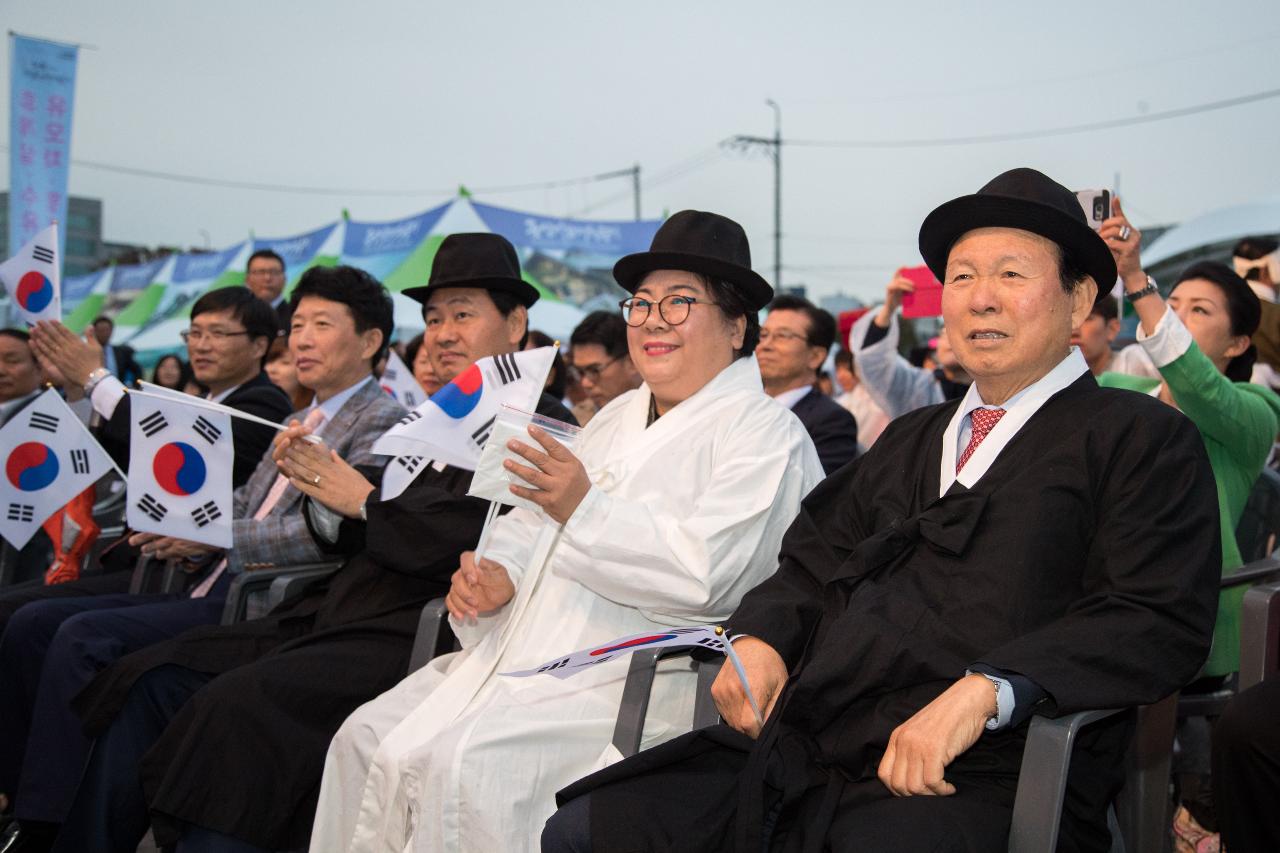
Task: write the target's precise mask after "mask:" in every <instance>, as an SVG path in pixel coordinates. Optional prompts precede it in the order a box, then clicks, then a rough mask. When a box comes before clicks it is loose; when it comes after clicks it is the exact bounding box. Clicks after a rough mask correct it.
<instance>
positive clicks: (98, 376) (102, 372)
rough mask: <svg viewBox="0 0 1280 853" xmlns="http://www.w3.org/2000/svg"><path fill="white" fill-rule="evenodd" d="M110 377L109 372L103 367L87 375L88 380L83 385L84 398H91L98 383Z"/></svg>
mask: <svg viewBox="0 0 1280 853" xmlns="http://www.w3.org/2000/svg"><path fill="white" fill-rule="evenodd" d="M110 375H111V371H110V370H107V369H106V368H105V367H99V368H95V369H94V370H93V372H92V373H90V374H89V378H88V379H87V380H86V381H85V383H84V395H85V396H86V397H88V396H91V395H92V394H93V389H94V388H96V387H98V383H99V382H101V381H102V380H104V379H106V378H107V377H108V376H110Z"/></svg>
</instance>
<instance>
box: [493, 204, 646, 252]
mask: <svg viewBox="0 0 1280 853" xmlns="http://www.w3.org/2000/svg"><path fill="white" fill-rule="evenodd" d="M471 206H472V207H473V208H475V211H476V214H477V215H478V216H479V217H480V219H481V220H482V221H483V222H484V224H485V225H486V226H488V228H489V230H490V231H492V232H494V233H495V234H501V235H502V236H503V237H506V238H507V239H508V240H510V241H511V242H512V243H514V244H515V245H517V246H528V247H529V248H532V249H537V250H539V251H548V250H563V251H571V252H579V253H583V254H588V255H600V256H605V257H611V258H615V259H616V258H620V257H622V256H623V255H630V254H632V253H633V252H647V251H648V250H649V244H650V243H652V242H653V235H654V234H656V233H657V232H658V227H659V226H661V225H662V221H661V220H657V219H648V220H643V219H642V220H640V221H638V222H633V221H604V220H595V221H589V220H583V219H561V218H558V217H553V216H539V215H538V214H536V213H524V212H522V211H519V210H507V209H506V208H502V207H493V206H491V205H487V204H480V203H479V202H476V201H472V202H471Z"/></svg>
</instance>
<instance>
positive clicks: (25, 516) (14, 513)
mask: <svg viewBox="0 0 1280 853" xmlns="http://www.w3.org/2000/svg"><path fill="white" fill-rule="evenodd" d="M8 518H9V520H10V521H35V518H36V508H35V507H33V506H32V505H31V504H9V515H8Z"/></svg>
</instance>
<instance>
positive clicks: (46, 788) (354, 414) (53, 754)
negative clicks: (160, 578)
mask: <svg viewBox="0 0 1280 853" xmlns="http://www.w3.org/2000/svg"><path fill="white" fill-rule="evenodd" d="M291 303H292V306H293V317H292V323H291V334H290V340H289V346H290V349H291V350H292V351H293V354H294V358H295V362H296V365H297V370H298V379H299V382H300V383H301V384H303V385H304V386H306V387H308V388H311V389H312V390H313V391H315V394H316V396H315V400H314V401H313V403H312V405H311V406H309V407H307V408H306V409H303V410H301V411H299V412H296V413H295V414H294V419H295V420H296V421H297V422H301V423H303V424H305V425H306V426H307V427H309V428H310V431H311V432H313V433H314V434H315V435H317V436H318V437H319V438H320V439H321V440H322V441H323V442H324V444H325V446H326V447H328V448H330V449H332V450H334V451H335V452H337V453H338V455H339V456H341V457H343V458H344V459H346V460H347V462H349V463H350V464H351V465H353V466H357V467H360V468H362V469H363V470H365V471H374V472H376V471H379V470H380V469H381V467H382V465H383V464H384V463H385V461H386V457H380V456H374V455H373V454H372V453H371V452H370V449H371V447H372V445H373V442H374V441H375V440H376V439H377V438H378V436H380V435H381V434H382V433H383V432H385V431H386V430H387V429H388V428H390V427H391V426H392V425H393V424H394V423H396V421H398V420H399V419H400V418H401V417H402V416H403V415H404V413H405V410H404V408H403V407H402V406H400V404H398V403H396V402H395V401H394V399H392V398H391V397H390V395H388V394H387V393H386V392H385V391H383V390H382V388H381V386H380V385H379V384H378V382H377V380H376V378H375V377H374V376H373V372H372V371H373V365H374V364H376V363H377V362H378V360H379V359H380V358H381V357H382V355H383V353H384V352H385V351H386V348H387V341H388V339H389V337H390V334H391V328H392V305H391V299H390V297H389V296H388V295H387V293H386V290H385V289H384V288H383V287H382V285H381V284H379V283H378V282H377V280H375V279H374V278H372V277H371V276H369V275H368V274H367V273H364V272H363V271H361V270H357V269H354V268H351V267H335V268H320V267H317V268H313V269H311V270H308V271H307V272H306V273H305V274H304V275H303V276H302V279H301V280H300V281H299V282H298V285H297V287H296V288H295V289H294V292H293V295H292V299H291ZM301 508H302V493H301V492H299V491H298V489H297V488H295V487H294V485H292V484H291V483H290V482H289V481H288V480H287V479H286V478H285V477H283V476H282V475H280V474H279V472H278V471H277V468H276V464H275V461H274V460H273V459H272V457H271V454H270V453H268V454H267V455H265V456H264V457H263V459H262V461H261V462H260V463H259V465H258V467H257V469H256V470H255V471H254V473H253V476H251V477H250V478H249V481H248V482H246V483H245V484H244V485H243V486H241V487H240V488H239V489H237V490H236V492H235V509H234V518H235V520H234V522H233V526H232V533H233V539H234V545H233V546H232V548H231V549H229V550H228V551H227V552H226V553H225V554H224V553H222V552H221V551H218V550H215V549H212V548H210V547H209V546H206V545H203V544H200V543H196V542H189V541H186V540H179V539H174V538H171V537H161V536H158V535H155V534H136V535H135V536H134V537H133V539H132V540H131V541H132V543H133V544H135V545H141V546H142V549H143V552H144V553H146V554H150V555H152V556H154V557H157V558H161V559H171V560H180V561H183V562H184V564H185V565H186V567H188V568H190V569H191V570H192V571H193V572H202V573H203V575H204V576H203V578H202V579H201V580H200V581H199V583H197V584H195V586H194V587H193V588H192V589H191V590H190V592H189V593H187V594H185V596H184V597H182V598H178V599H176V600H174V599H171V598H169V597H157V596H144V595H120V596H118V595H107V596H94V597H92V598H86V599H69V600H65V601H62V602H60V604H61V605H63V607H65V605H66V604H67V603H68V602H70V601H75V602H80V603H82V607H81V609H80V611H79V612H77V613H75V615H70V614H69V613H67V611H65V610H61V613H62V614H65V615H64V616H63V620H64V621H62V622H61V624H60V625H51V626H38V627H40V628H42V630H38V631H33V632H32V637H31V641H32V643H33V645H34V646H39V645H43V646H44V647H43V648H34V647H33V648H32V650H31V651H32V653H33V654H43V655H44V657H45V666H44V669H43V673H42V676H41V682H40V689H39V692H38V694H37V698H36V703H35V707H34V708H33V709H32V716H31V719H32V728H31V734H30V737H29V740H28V748H27V755H28V756H32V755H39V756H40V760H39V761H25V762H24V766H23V773H22V779H21V782H20V783H19V787H18V790H17V792H16V793H17V798H16V808H15V814H16V816H17V817H18V819H19V821H20V824H21V830H20V831H21V832H25V833H27V834H28V835H32V834H34V835H37V836H45V837H49V838H51V837H52V836H53V834H54V833H55V832H56V827H57V825H58V824H60V823H61V822H62V821H63V820H64V818H65V817H66V812H67V809H68V807H69V806H70V803H71V800H72V797H73V796H74V793H75V786H76V783H77V781H78V779H79V778H80V774H81V772H82V770H83V767H84V762H85V759H86V756H87V754H88V750H89V746H90V742H89V741H88V740H87V739H86V738H85V737H84V735H83V733H82V731H81V727H80V722H79V720H78V719H77V718H76V716H75V714H74V713H73V711H72V708H71V700H72V699H73V698H74V697H75V695H76V694H77V693H78V692H79V691H80V690H81V689H82V688H83V687H84V685H85V684H87V683H88V682H89V681H90V680H91V679H92V678H93V676H94V675H95V674H96V673H97V672H99V671H100V670H101V669H103V668H105V667H106V666H107V665H109V664H110V663H111V662H112V661H114V660H116V659H118V658H119V657H121V656H123V655H125V654H128V653H129V652H132V651H136V650H138V649H140V648H143V647H145V646H149V645H151V644H153V643H157V642H160V641H161V640H164V639H168V638H170V637H173V636H176V635H177V634H179V633H181V632H183V631H185V630H187V629H189V628H193V627H196V626H199V625H211V624H216V623H217V622H218V620H219V618H220V616H221V613H222V606H223V603H224V601H225V598H226V592H227V589H228V587H229V586H230V581H231V578H232V577H233V576H234V575H235V574H237V573H239V572H241V571H252V570H253V569H255V568H266V567H270V566H277V565H288V564H297V563H306V562H314V561H316V560H317V559H319V558H320V557H321V552H320V550H319V548H318V546H317V545H316V544H315V540H314V539H313V538H312V537H311V535H310V534H309V533H308V531H307V525H306V521H305V520H304V519H303V517H302V513H301ZM67 616H70V618H66V617H67ZM50 637H51V638H52V639H51V640H49V639H48V638H50ZM42 638H43V639H44V643H41V639H42ZM68 849H70V848H68ZM77 849H79V848H77ZM85 849H88V848H85Z"/></svg>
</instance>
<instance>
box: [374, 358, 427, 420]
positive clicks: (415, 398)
mask: <svg viewBox="0 0 1280 853" xmlns="http://www.w3.org/2000/svg"><path fill="white" fill-rule="evenodd" d="M378 383H379V384H380V385H381V386H382V390H383V391H386V392H387V393H388V394H390V395H391V396H392V398H393V399H394V400H395V401H396V402H397V403H399V404H400V405H402V406H404V407H405V408H406V409H412V408H414V407H415V406H417V405H418V404H419V403H421V402H422V401H423V400H425V399H426V397H427V394H426V392H425V391H423V390H422V386H421V385H419V384H418V380H416V379H414V378H413V371H412V370H410V369H409V368H408V367H406V366H405V363H404V360H403V359H402V358H400V356H398V355H396V351H395V350H388V351H387V366H386V367H384V368H383V370H382V375H381V376H379V377H378Z"/></svg>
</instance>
